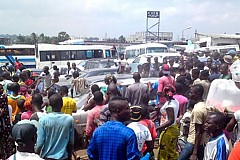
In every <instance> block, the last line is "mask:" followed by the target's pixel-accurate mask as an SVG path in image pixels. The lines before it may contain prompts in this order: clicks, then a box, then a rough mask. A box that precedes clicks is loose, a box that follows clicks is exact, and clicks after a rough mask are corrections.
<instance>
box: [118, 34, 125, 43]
mask: <svg viewBox="0 0 240 160" xmlns="http://www.w3.org/2000/svg"><path fill="white" fill-rule="evenodd" d="M118 40H119V41H120V42H121V43H125V42H126V38H125V37H124V36H123V35H121V36H120V37H119V38H118Z"/></svg>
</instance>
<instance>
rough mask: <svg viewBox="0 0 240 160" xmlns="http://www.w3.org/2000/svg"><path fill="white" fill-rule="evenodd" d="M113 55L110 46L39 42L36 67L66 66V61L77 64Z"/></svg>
mask: <svg viewBox="0 0 240 160" xmlns="http://www.w3.org/2000/svg"><path fill="white" fill-rule="evenodd" d="M113 57H115V53H114V52H113V50H112V47H111V46H105V45H53V44H39V45H38V54H37V59H36V61H37V63H36V65H37V68H43V67H44V66H49V67H50V68H51V67H52V66H53V65H57V66H67V62H70V63H72V62H75V63H76V64H77V65H78V64H79V63H80V62H81V61H83V60H87V59H93V58H113Z"/></svg>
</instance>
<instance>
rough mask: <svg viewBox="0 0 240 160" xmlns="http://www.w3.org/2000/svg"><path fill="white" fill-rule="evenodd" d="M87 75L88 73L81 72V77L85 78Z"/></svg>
mask: <svg viewBox="0 0 240 160" xmlns="http://www.w3.org/2000/svg"><path fill="white" fill-rule="evenodd" d="M86 75H87V72H80V74H79V77H81V78H83V77H85V76H86Z"/></svg>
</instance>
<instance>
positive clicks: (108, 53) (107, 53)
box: [105, 50, 110, 58]
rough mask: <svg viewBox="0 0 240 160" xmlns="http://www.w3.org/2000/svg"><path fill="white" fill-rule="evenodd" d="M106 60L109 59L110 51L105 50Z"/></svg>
mask: <svg viewBox="0 0 240 160" xmlns="http://www.w3.org/2000/svg"><path fill="white" fill-rule="evenodd" d="M105 55H106V58H108V57H110V50H105Z"/></svg>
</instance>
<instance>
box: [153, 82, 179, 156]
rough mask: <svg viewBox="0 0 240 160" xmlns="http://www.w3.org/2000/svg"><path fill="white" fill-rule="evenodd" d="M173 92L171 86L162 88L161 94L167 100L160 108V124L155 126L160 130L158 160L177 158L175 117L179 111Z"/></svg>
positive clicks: (177, 133) (177, 134)
mask: <svg viewBox="0 0 240 160" xmlns="http://www.w3.org/2000/svg"><path fill="white" fill-rule="evenodd" d="M174 93H175V90H174V88H173V87H172V86H165V87H164V89H163V96H164V97H165V98H166V99H167V102H165V104H164V105H163V106H162V107H161V109H160V112H161V115H162V120H161V124H160V126H159V127H157V128H156V130H157V131H158V130H159V131H161V134H160V137H159V148H158V159H159V160H166V159H171V160H175V159H177V158H178V153H177V150H176V146H177V140H178V136H179V129H178V126H177V124H176V119H177V116H178V111H179V103H178V101H177V100H175V99H174V98H173V95H174Z"/></svg>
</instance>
